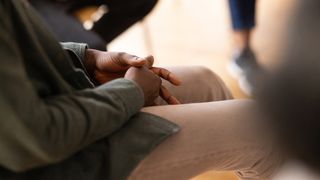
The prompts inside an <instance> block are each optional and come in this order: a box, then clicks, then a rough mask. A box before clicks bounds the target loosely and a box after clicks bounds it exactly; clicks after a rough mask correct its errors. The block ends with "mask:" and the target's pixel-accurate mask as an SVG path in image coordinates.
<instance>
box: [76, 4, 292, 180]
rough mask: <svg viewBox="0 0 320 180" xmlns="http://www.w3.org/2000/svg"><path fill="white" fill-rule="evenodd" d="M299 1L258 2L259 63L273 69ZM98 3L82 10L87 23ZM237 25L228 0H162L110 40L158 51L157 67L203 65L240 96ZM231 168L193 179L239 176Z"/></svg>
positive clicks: (119, 46) (116, 45)
mask: <svg viewBox="0 0 320 180" xmlns="http://www.w3.org/2000/svg"><path fill="white" fill-rule="evenodd" d="M294 6H295V1H294V0H281V1H278V0H259V1H257V11H256V22H257V25H256V28H255V29H254V32H253V37H252V47H253V49H254V51H255V53H256V56H257V59H258V61H259V63H260V64H261V65H262V66H263V67H265V68H266V69H271V68H272V67H274V66H277V64H279V63H281V62H276V61H275V60H274V59H276V56H277V52H279V51H281V48H282V47H283V46H282V44H281V43H280V42H282V41H280V39H281V38H282V37H281V36H283V35H284V34H286V31H287V29H286V27H287V23H288V19H289V17H290V15H291V12H292V11H291V10H292V8H293V7H294ZM95 11H96V8H95V7H88V8H86V9H82V10H81V11H79V12H78V13H77V16H78V18H79V19H81V20H82V21H83V22H85V21H86V20H88V18H89V17H90V16H91V15H92V13H94V12H95ZM232 41H233V40H232V29H231V22H230V13H229V8H228V1H227V0H224V1H223V0H219V1H217V0H160V1H159V3H158V4H157V6H156V8H155V9H154V10H153V11H152V12H151V14H149V15H148V16H147V17H146V18H145V19H144V20H142V21H140V22H139V23H137V24H135V25H134V26H133V27H131V28H130V29H128V30H127V31H126V32H125V33H123V34H121V35H120V36H119V37H117V38H116V39H115V40H114V41H112V42H111V43H110V44H109V45H108V50H109V51H124V52H128V53H132V54H135V55H137V56H146V55H149V54H151V55H154V57H155V60H156V63H155V64H156V65H157V66H188V65H202V66H206V67H209V68H210V69H212V70H213V71H214V72H216V73H217V74H219V75H220V76H221V77H222V79H224V81H225V82H226V84H227V86H228V87H229V88H230V89H231V90H232V92H233V94H234V96H235V98H248V95H246V94H245V93H244V92H242V90H241V89H240V88H239V86H238V83H237V80H236V79H235V78H233V77H232V76H231V75H230V74H229V72H228V71H227V65H228V63H229V62H230V59H231V57H232V47H233V46H232V44H233V42H232ZM236 179H237V178H236V176H235V175H234V174H233V173H232V172H212V171H209V172H206V173H204V174H202V175H199V176H198V177H195V178H194V179H193V180H236Z"/></svg>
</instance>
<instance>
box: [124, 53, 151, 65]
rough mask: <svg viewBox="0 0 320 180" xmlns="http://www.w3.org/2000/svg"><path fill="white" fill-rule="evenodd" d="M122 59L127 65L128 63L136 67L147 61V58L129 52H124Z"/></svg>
mask: <svg viewBox="0 0 320 180" xmlns="http://www.w3.org/2000/svg"><path fill="white" fill-rule="evenodd" d="M122 61H123V64H125V65H127V66H128V65H129V66H134V67H141V66H143V65H145V64H146V63H147V59H145V58H142V57H138V56H135V55H131V54H127V53H124V54H123V55H122Z"/></svg>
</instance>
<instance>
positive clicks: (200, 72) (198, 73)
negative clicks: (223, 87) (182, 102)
mask: <svg viewBox="0 0 320 180" xmlns="http://www.w3.org/2000/svg"><path fill="white" fill-rule="evenodd" d="M193 74H194V77H197V78H198V79H202V80H204V81H205V82H206V83H215V82H219V83H220V82H221V83H222V79H221V78H220V76H219V75H217V74H216V73H215V72H213V71H212V70H211V69H209V68H207V67H204V66H196V67H194V68H193Z"/></svg>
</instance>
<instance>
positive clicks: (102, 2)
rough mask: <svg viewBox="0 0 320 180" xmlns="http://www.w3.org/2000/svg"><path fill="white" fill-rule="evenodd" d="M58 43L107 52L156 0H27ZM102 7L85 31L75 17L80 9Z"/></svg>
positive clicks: (147, 11)
mask: <svg viewBox="0 0 320 180" xmlns="http://www.w3.org/2000/svg"><path fill="white" fill-rule="evenodd" d="M29 1H30V2H31V4H32V5H33V6H34V7H35V8H36V9H37V11H38V12H39V13H40V14H41V16H42V17H43V18H44V19H45V21H46V22H47V24H48V25H49V26H50V28H51V29H52V30H53V32H54V33H55V35H56V36H57V38H58V40H59V41H61V42H84V43H87V44H89V46H90V47H92V48H94V49H99V50H106V45H107V44H109V43H110V42H111V41H112V40H113V39H115V38H116V37H117V36H119V35H120V34H121V33H122V32H124V31H125V30H127V29H128V28H129V27H130V26H132V25H133V24H135V23H136V22H138V21H140V20H142V19H143V18H144V17H145V16H146V15H147V14H149V13H150V11H151V10H152V9H153V8H154V6H155V5H156V4H157V1H158V0H134V1H132V0H29ZM89 6H97V7H99V6H100V7H102V8H101V9H100V12H99V14H98V17H95V18H97V19H95V20H93V21H92V22H91V23H92V24H91V25H89V27H87V29H84V26H83V25H82V23H81V22H80V21H79V20H78V19H77V18H76V17H74V15H73V14H74V13H75V12H76V11H78V10H79V9H82V8H85V7H89Z"/></svg>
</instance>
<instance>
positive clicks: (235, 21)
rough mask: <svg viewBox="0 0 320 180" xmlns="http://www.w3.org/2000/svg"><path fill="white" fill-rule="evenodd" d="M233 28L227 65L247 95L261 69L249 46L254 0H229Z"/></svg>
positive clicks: (252, 26) (250, 92) (251, 90)
mask: <svg viewBox="0 0 320 180" xmlns="http://www.w3.org/2000/svg"><path fill="white" fill-rule="evenodd" d="M229 7H230V13H231V22H232V29H233V39H234V47H233V56H232V59H231V62H230V64H229V66H228V69H229V71H230V73H231V74H232V75H233V76H234V77H239V76H240V77H239V79H238V80H239V86H240V88H241V89H242V90H243V91H244V92H245V93H246V94H248V95H251V94H252V93H253V87H254V85H255V79H256V77H255V76H256V74H257V71H258V70H261V67H260V66H259V64H258V62H257V59H256V55H255V53H254V51H253V49H252V47H251V37H252V31H253V29H254V27H255V24H256V23H255V18H256V17H255V14H256V0H229Z"/></svg>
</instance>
